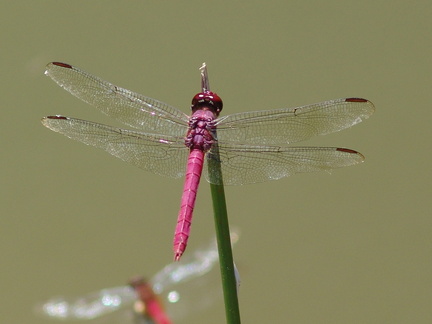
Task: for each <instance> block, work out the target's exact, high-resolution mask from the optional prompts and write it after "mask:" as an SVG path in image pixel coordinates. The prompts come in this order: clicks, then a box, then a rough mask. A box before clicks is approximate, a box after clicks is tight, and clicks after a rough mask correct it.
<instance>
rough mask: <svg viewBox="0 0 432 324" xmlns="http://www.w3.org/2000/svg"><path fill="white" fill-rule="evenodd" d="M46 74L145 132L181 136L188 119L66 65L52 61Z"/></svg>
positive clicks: (146, 98) (182, 114)
mask: <svg viewBox="0 0 432 324" xmlns="http://www.w3.org/2000/svg"><path fill="white" fill-rule="evenodd" d="M45 74H46V75H48V76H49V77H51V79H53V80H54V81H55V82H56V83H57V84H58V85H60V86H61V87H62V88H64V89H65V90H67V91H69V92H70V93H71V94H73V95H74V96H76V97H78V98H79V99H81V100H83V101H84V102H87V103H89V104H91V105H93V106H95V107H96V108H98V109H99V110H100V111H101V112H103V113H104V114H106V115H108V116H110V117H112V118H115V119H117V120H118V121H120V122H122V123H124V124H126V125H128V126H131V127H134V128H138V129H140V130H142V131H144V132H150V133H154V132H155V133H158V134H167V135H171V136H184V135H185V134H186V130H187V124H188V120H189V118H188V116H187V115H186V114H184V113H182V112H181V111H179V110H178V109H176V108H174V107H172V106H169V105H167V104H165V103H163V102H160V101H157V100H155V99H152V98H148V97H145V96H143V95H140V94H138V93H135V92H132V91H130V90H127V89H123V88H120V87H117V86H115V85H113V84H111V83H109V82H106V81H103V80H101V79H99V78H98V77H95V76H92V75H90V74H88V73H86V72H84V71H81V70H80V69H78V68H76V67H74V66H71V65H69V64H65V63H59V62H52V63H49V64H48V65H47V67H46V71H45Z"/></svg>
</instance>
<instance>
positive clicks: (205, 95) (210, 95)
mask: <svg viewBox="0 0 432 324" xmlns="http://www.w3.org/2000/svg"><path fill="white" fill-rule="evenodd" d="M200 104H210V105H212V106H213V107H214V108H215V110H216V111H217V112H218V113H219V112H220V111H221V110H222V107H223V102H222V99H221V98H220V97H219V96H218V95H217V94H216V93H214V92H211V91H206V92H200V93H197V94H196V95H195V96H194V97H193V99H192V110H193V109H194V107H196V106H197V105H200Z"/></svg>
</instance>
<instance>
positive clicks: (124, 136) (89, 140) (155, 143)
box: [42, 116, 189, 178]
mask: <svg viewBox="0 0 432 324" xmlns="http://www.w3.org/2000/svg"><path fill="white" fill-rule="evenodd" d="M42 124H43V125H44V126H46V127H48V128H49V129H51V130H53V131H55V132H58V133H61V134H63V135H65V136H67V137H69V138H71V139H74V140H77V141H80V142H83V143H84V144H87V145H92V146H95V147H98V148H101V149H103V150H105V151H107V152H108V153H110V154H112V155H114V156H116V157H118V158H120V159H122V160H124V161H126V162H129V163H131V164H133V165H135V166H137V167H139V168H141V169H144V170H146V171H150V172H153V173H155V174H159V175H163V176H167V177H171V178H180V177H182V176H183V175H184V173H185V165H186V161H187V156H188V153H189V151H188V149H187V147H186V146H185V145H184V138H183V137H175V136H169V135H156V134H146V133H141V132H135V131H130V130H125V129H121V128H115V127H111V126H107V125H103V124H98V123H93V122H89V121H86V120H81V119H75V118H69V117H63V116H48V117H45V118H43V119H42Z"/></svg>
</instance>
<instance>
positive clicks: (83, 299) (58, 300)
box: [36, 229, 240, 324]
mask: <svg viewBox="0 0 432 324" xmlns="http://www.w3.org/2000/svg"><path fill="white" fill-rule="evenodd" d="M230 238H231V244H233V245H234V244H235V243H237V242H238V240H239V238H240V231H239V230H238V229H232V230H231V232H230ZM217 264H218V251H217V245H216V239H215V238H214V239H212V240H211V241H210V242H209V243H208V244H207V245H205V246H202V247H200V248H198V249H196V250H194V251H193V252H192V253H191V254H189V255H186V256H185V257H184V258H182V260H181V261H180V262H173V263H170V264H168V265H166V266H165V267H164V268H162V269H161V270H160V271H158V272H157V273H156V274H155V275H154V276H153V277H152V278H151V279H150V280H148V281H146V280H145V279H144V278H143V277H135V278H133V279H131V281H130V283H129V284H128V285H124V286H118V287H112V288H106V289H102V290H99V291H95V292H92V293H88V294H85V295H83V296H76V297H73V296H71V297H55V298H52V299H50V300H48V301H46V302H44V303H42V304H40V305H37V306H36V312H37V313H39V314H41V315H43V316H45V317H48V318H51V319H58V320H93V321H92V323H93V322H95V321H98V319H99V320H101V321H102V320H104V319H106V320H107V321H108V320H110V321H111V320H112V319H113V318H114V317H115V315H117V317H118V319H119V322H121V323H143V322H144V321H143V320H144V319H149V320H151V321H152V323H154V324H170V323H172V319H176V320H179V319H180V320H181V319H185V318H187V316H189V315H190V314H191V313H192V312H195V313H196V312H198V311H200V310H204V309H206V308H208V307H210V306H211V305H212V304H214V303H215V302H216V300H217V299H218V298H221V297H222V291H221V287H220V286H219V285H218V280H217V279H218V276H217V275H216V274H217V271H212V270H213V269H214V268H215V265H217ZM235 269H237V268H235ZM236 279H237V287H239V285H240V276H239V274H238V271H237V270H236ZM113 313H114V314H113ZM109 314H111V316H110V315H109ZM144 323H147V322H144Z"/></svg>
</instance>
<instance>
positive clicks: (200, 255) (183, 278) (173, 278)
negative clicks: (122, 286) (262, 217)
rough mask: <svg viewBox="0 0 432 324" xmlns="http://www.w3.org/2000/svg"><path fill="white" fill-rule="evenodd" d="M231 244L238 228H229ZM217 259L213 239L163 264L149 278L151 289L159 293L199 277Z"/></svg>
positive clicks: (237, 235)
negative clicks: (204, 245) (181, 256)
mask: <svg viewBox="0 0 432 324" xmlns="http://www.w3.org/2000/svg"><path fill="white" fill-rule="evenodd" d="M230 235H231V244H233V245H234V244H235V243H236V242H237V241H238V240H239V237H240V232H239V230H238V229H231V233H230ZM218 261H219V255H218V250H217V245H216V239H213V240H212V241H211V242H210V243H209V245H208V246H207V247H203V248H200V249H197V250H195V251H194V252H193V253H189V254H187V255H185V256H184V257H183V258H182V259H181V261H180V262H174V263H171V264H168V265H167V266H165V267H164V268H163V269H162V270H160V271H159V272H158V273H157V274H155V275H154V277H153V278H152V279H151V283H152V284H153V290H154V292H155V293H157V294H160V293H162V292H164V291H167V290H170V289H172V288H175V286H176V285H178V284H179V283H184V282H189V281H190V280H192V279H194V278H197V277H201V276H203V275H205V274H206V273H208V272H209V271H210V270H211V269H212V268H213V267H214V266H215V264H217V262H218Z"/></svg>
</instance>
